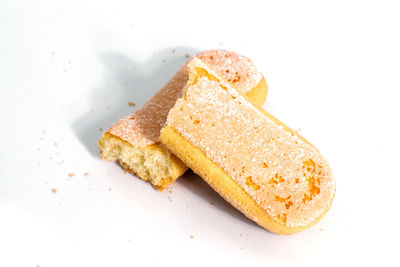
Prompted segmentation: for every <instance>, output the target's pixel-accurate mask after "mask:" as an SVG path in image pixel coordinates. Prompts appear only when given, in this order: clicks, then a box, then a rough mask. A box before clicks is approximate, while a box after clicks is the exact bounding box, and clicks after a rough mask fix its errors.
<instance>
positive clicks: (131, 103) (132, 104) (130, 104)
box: [128, 102, 136, 107]
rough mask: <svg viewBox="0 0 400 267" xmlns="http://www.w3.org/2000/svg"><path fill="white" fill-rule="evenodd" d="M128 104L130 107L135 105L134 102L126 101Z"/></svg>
mask: <svg viewBox="0 0 400 267" xmlns="http://www.w3.org/2000/svg"><path fill="white" fill-rule="evenodd" d="M128 105H129V106H130V107H134V106H136V104H135V103H133V102H128Z"/></svg>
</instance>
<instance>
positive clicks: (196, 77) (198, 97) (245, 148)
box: [159, 59, 335, 234]
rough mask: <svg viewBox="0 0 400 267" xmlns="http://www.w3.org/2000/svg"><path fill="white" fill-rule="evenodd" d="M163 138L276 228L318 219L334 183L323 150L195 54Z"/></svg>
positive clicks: (287, 230)
mask: <svg viewBox="0 0 400 267" xmlns="http://www.w3.org/2000/svg"><path fill="white" fill-rule="evenodd" d="M188 67H189V70H190V74H189V81H188V83H187V85H186V87H185V89H184V95H183V96H182V98H180V99H178V100H177V101H176V104H175V106H174V107H173V108H172V109H171V110H170V112H169V114H168V117H167V123H166V125H165V126H164V127H163V129H162V130H161V134H160V139H159V140H160V142H161V143H162V144H164V145H165V146H166V147H167V148H168V149H169V150H170V151H171V152H172V153H174V154H175V155H176V156H177V157H178V158H179V159H181V160H182V161H183V162H184V163H185V164H186V165H187V166H189V168H191V169H192V170H193V171H194V172H196V173H197V174H199V175H200V176H201V177H202V178H203V179H204V180H205V181H206V182H207V183H208V184H209V185H211V186H212V187H213V188H214V189H215V191H217V192H218V193H219V194H220V195H221V196H222V197H223V198H225V200H227V201H228V202H230V203H231V204H232V205H233V206H234V207H236V208H237V209H238V210H240V211H241V212H242V213H244V214H245V215H246V216H247V217H248V218H250V219H252V220H253V221H255V222H256V223H258V224H259V225H260V226H262V227H264V228H265V229H267V230H269V231H271V232H274V233H279V234H291V233H296V232H299V231H302V230H304V229H306V228H308V227H310V226H311V225H313V224H315V223H317V222H318V221H319V220H320V219H321V218H322V217H323V215H324V214H325V213H326V212H327V211H328V209H329V208H330V206H331V203H332V200H333V198H334V195H335V181H334V179H333V176H332V171H331V168H330V166H329V164H328V162H327V161H326V160H325V159H324V157H323V156H322V155H321V153H320V152H319V151H318V150H317V149H316V148H315V147H314V146H313V145H311V144H310V143H309V142H308V141H307V140H306V139H304V138H303V137H301V136H300V135H298V134H297V133H296V132H294V131H293V130H291V129H290V128H289V127H287V126H286V125H284V124H283V123H282V122H280V121H279V120H278V119H276V118H275V117H273V116H272V115H271V114H269V113H267V112H265V111H264V110H263V109H262V108H259V107H257V106H255V105H253V104H251V103H250V102H249V101H248V99H247V97H246V96H244V95H243V94H241V93H239V92H238V91H237V90H235V89H233V88H232V87H231V85H230V84H229V83H227V82H225V81H224V80H223V79H222V78H220V77H219V76H218V74H217V73H216V72H215V71H213V70H211V69H210V68H209V67H207V66H206V65H205V64H204V63H203V62H201V61H200V60H198V59H193V60H192V61H191V62H190V63H189V66H188Z"/></svg>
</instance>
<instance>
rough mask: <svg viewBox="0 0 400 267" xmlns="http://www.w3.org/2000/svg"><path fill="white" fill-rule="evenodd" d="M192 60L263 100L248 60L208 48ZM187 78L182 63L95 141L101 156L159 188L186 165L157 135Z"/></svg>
mask: <svg viewBox="0 0 400 267" xmlns="http://www.w3.org/2000/svg"><path fill="white" fill-rule="evenodd" d="M193 59H197V60H201V61H204V62H205V63H206V64H208V65H209V66H210V67H211V68H213V69H214V70H215V72H216V73H218V74H219V75H220V76H221V77H223V78H224V79H226V80H227V81H228V82H229V84H230V85H231V86H232V87H234V88H236V89H237V90H238V91H240V92H242V93H243V94H245V95H247V96H248V97H249V98H250V99H252V101H253V102H254V103H255V104H258V105H261V104H263V103H264V101H265V98H266V95H267V90H268V87H267V84H266V81H265V79H264V77H263V76H262V74H261V73H260V72H259V71H258V70H257V68H256V67H255V65H254V63H253V62H252V61H251V60H250V59H248V58H246V57H244V56H241V55H239V54H237V53H235V52H231V51H226V50H209V51H206V52H203V53H200V54H198V55H196V56H195V57H194V58H193ZM193 59H191V60H189V62H190V61H192V60H193ZM188 78H189V75H188V67H187V64H185V65H184V66H183V67H182V68H181V69H180V70H179V71H178V72H177V73H176V74H175V76H174V77H173V78H172V79H171V80H170V81H169V82H168V83H167V84H166V85H165V86H164V87H163V88H162V89H161V90H160V91H159V92H157V93H156V94H155V95H154V96H153V97H151V98H150V99H149V100H148V101H147V102H146V103H145V104H144V105H143V106H142V107H141V108H140V109H138V110H137V111H136V112H134V113H133V114H131V115H129V116H126V117H125V118H123V119H121V120H119V121H118V122H117V123H115V124H114V125H113V126H111V128H110V129H108V130H107V131H106V132H105V133H104V134H103V136H102V138H101V139H100V140H99V142H98V146H99V148H100V156H101V158H102V159H105V160H109V161H118V162H119V163H120V164H121V166H123V167H124V168H125V169H126V170H127V171H129V172H131V173H133V174H136V175H137V176H139V177H140V178H142V179H143V180H145V181H149V182H150V183H152V184H153V186H154V187H155V188H157V189H159V190H163V189H165V188H166V187H167V186H168V185H169V184H171V183H172V182H173V181H174V180H175V179H177V178H178V177H179V176H181V175H182V174H183V173H184V172H185V171H186V170H187V166H186V165H185V164H183V163H182V162H181V161H180V160H179V159H178V158H177V157H175V156H174V155H173V154H171V153H170V152H169V151H168V150H166V149H165V148H164V147H163V146H162V145H161V144H160V143H159V142H158V137H159V135H160V130H161V127H162V126H163V125H164V124H165V122H166V119H167V115H168V111H169V110H170V108H172V107H173V106H174V104H175V102H176V100H177V99H178V98H179V97H181V96H182V92H183V88H184V86H185V85H186V82H187V81H188Z"/></svg>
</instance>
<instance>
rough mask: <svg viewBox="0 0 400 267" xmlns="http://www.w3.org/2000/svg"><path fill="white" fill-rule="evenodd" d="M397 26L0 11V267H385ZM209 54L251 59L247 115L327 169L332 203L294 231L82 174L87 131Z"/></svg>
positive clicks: (13, 7)
mask: <svg viewBox="0 0 400 267" xmlns="http://www.w3.org/2000/svg"><path fill="white" fill-rule="evenodd" d="M399 14H400V9H399V6H398V2H397V3H396V1H359V2H356V1H330V2H327V1H275V2H273V3H271V2H266V1H259V2H253V1H247V0H246V1H243V0H242V1H226V2H222V1H221V2H219V1H216V0H214V1H195V2H189V1H182V2H177V1H171V0H168V1H159V2H155V1H137V2H135V1H116V0H114V1H12V0H1V1H0V266H33V267H35V266H37V265H40V266H41V267H53V266H151V265H162V266H169V265H174V266H213V264H219V265H220V266H227V265H228V264H231V265H232V264H233V265H235V266H236V265H238V266H240V265H241V266H257V265H268V266H283V265H288V264H296V266H344V265H350V264H352V265H354V266H360V265H365V264H380V266H389V265H397V266H399V263H400V261H399V257H400V256H399V245H398V242H399V238H400V235H399V224H400V221H399V216H398V213H399V210H400V208H399V204H400V201H399V197H398V196H399V194H400V188H399V186H400V174H399V166H400V154H399V152H400V141H399V136H400V131H399V130H400V127H399V122H400V119H399V116H400V108H399V101H400V94H399V90H400V52H399V51H400V26H399V25H400V16H399ZM211 48H226V49H231V50H235V51H237V52H239V53H242V54H244V55H246V56H248V57H250V58H252V59H253V60H254V61H255V62H256V64H257V66H258V67H259V69H260V70H261V71H262V72H263V73H264V75H265V77H266V79H267V82H268V84H269V95H268V98H267V102H266V104H265V105H264V108H265V109H266V110H268V111H269V112H270V113H272V114H273V115H275V116H276V117H278V118H279V119H281V120H282V121H283V122H285V123H286V124H288V125H289V126H291V127H292V128H293V129H295V130H299V132H300V134H302V135H303V136H305V137H306V138H307V139H308V140H310V141H311V142H312V143H313V144H314V145H315V146H316V147H318V148H319V149H320V151H322V153H323V154H324V155H325V156H326V158H327V159H328V160H329V161H330V163H331V165H332V169H333V171H334V174H335V178H336V181H337V195H336V199H335V201H334V204H333V206H332V208H331V210H330V211H329V212H328V214H327V215H326V216H325V217H324V218H323V220H322V221H321V222H320V223H318V224H317V225H315V226H314V227H312V228H311V229H309V230H307V231H305V232H302V233H299V234H296V235H292V236H278V235H274V234H271V233H269V232H267V231H265V230H263V229H262V228H260V227H258V226H257V225H256V224H254V223H253V222H251V221H249V220H248V219H247V218H246V217H244V216H243V215H242V214H241V213H239V212H238V211H236V210H235V209H234V208H232V207H231V206H230V205H229V204H227V203H226V202H225V201H224V200H223V199H222V198H220V197H219V196H218V195H217V194H216V193H214V192H213V191H212V190H211V189H210V188H209V187H208V186H207V184H206V183H204V182H203V181H202V180H201V179H200V178H199V177H197V176H196V175H193V174H187V175H185V176H184V177H182V178H181V179H179V180H178V181H177V182H176V183H174V184H173V185H172V186H171V192H168V190H167V191H165V192H162V193H160V192H157V191H155V190H154V189H153V188H152V187H151V186H150V185H149V184H147V183H145V182H143V181H141V180H139V179H137V178H136V177H134V176H133V175H130V174H124V172H123V171H122V169H121V168H120V167H119V166H118V165H117V164H115V163H110V162H105V161H102V160H100V159H99V156H98V149H97V146H96V142H97V140H98V139H99V138H100V136H101V133H102V132H101V131H100V130H99V129H100V128H102V129H104V130H105V129H106V128H107V127H109V126H110V125H111V124H112V123H113V122H115V121H116V120H117V119H119V118H121V117H122V116H124V115H127V114H129V113H130V112H132V111H134V110H135V109H137V107H138V106H140V105H142V104H143V103H144V102H145V100H146V99H147V98H148V97H150V96H151V95H152V94H153V93H155V92H156V91H157V90H158V89H159V88H161V87H162V86H163V85H164V84H165V83H166V82H167V81H168V80H169V78H171V77H172V76H173V74H174V73H175V72H176V71H177V70H178V68H179V67H180V66H181V64H183V63H184V62H185V60H187V59H186V58H185V56H184V55H185V54H190V55H193V54H195V53H197V52H198V51H202V50H205V49H211ZM173 49H174V50H175V53H173V52H172V50H173ZM129 101H133V102H135V103H136V104H137V106H136V107H130V106H128V102H129ZM69 173H74V174H75V175H74V176H73V177H69V175H68V174H69ZM84 173H88V175H87V176H85V175H84ZM53 188H54V189H56V190H57V192H56V193H52V189H53ZM210 202H213V204H214V205H211V204H210ZM191 236H192V237H193V238H191Z"/></svg>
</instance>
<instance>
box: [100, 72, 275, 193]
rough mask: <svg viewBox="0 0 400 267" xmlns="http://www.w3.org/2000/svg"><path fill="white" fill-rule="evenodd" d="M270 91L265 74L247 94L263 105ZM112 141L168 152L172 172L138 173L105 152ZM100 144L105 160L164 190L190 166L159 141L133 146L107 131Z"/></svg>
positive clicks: (254, 101)
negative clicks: (161, 174) (157, 174)
mask: <svg viewBox="0 0 400 267" xmlns="http://www.w3.org/2000/svg"><path fill="white" fill-rule="evenodd" d="M267 92H268V86H267V83H266V81H265V78H264V76H262V78H261V79H260V81H259V82H258V83H257V85H256V86H255V87H254V88H252V89H251V90H249V91H248V92H247V93H246V96H247V97H248V99H250V100H251V101H252V102H253V103H255V104H256V105H258V104H260V105H262V104H263V103H264V101H265V99H266V96H267ZM110 141H113V143H114V144H116V145H117V146H119V145H121V146H124V147H125V149H127V150H131V151H135V150H142V151H144V152H148V154H151V153H154V152H156V151H157V152H159V153H162V152H165V153H166V154H168V159H167V160H168V161H169V162H170V164H171V174H170V175H168V176H166V177H165V178H163V179H161V180H160V181H157V182H155V181H153V179H151V178H152V177H150V176H149V175H148V174H147V172H140V173H138V172H137V171H135V169H134V168H131V167H129V164H127V163H125V162H124V159H123V158H122V155H119V156H117V157H116V156H115V155H110V153H105V152H104V151H105V149H106V148H107V143H109V142H110ZM98 146H99V148H100V157H101V158H102V159H104V160H108V161H117V162H119V163H120V165H121V166H122V167H123V168H124V169H125V170H126V171H128V172H129V173H132V174H134V175H136V176H138V177H139V178H141V179H142V180H144V181H148V182H150V183H151V184H152V185H153V186H154V188H155V189H157V190H159V191H162V190H164V189H165V188H167V187H168V186H169V185H170V184H172V183H173V182H174V181H175V180H176V179H178V178H179V177H180V176H181V175H182V174H184V173H185V172H186V170H187V169H188V167H187V166H186V165H185V164H183V163H182V161H181V160H180V159H179V158H177V157H176V156H175V155H174V154H172V153H169V152H168V150H166V149H165V148H164V147H163V146H162V145H161V144H160V143H159V142H155V143H153V144H151V145H147V146H143V147H137V146H133V145H132V144H131V143H130V142H128V141H125V140H123V139H122V138H120V137H119V136H118V135H114V134H112V133H111V132H109V131H107V132H105V133H104V134H103V136H102V137H101V139H100V140H99V141H98Z"/></svg>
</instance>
